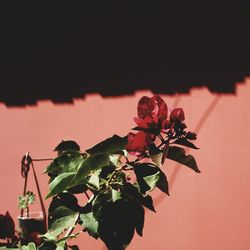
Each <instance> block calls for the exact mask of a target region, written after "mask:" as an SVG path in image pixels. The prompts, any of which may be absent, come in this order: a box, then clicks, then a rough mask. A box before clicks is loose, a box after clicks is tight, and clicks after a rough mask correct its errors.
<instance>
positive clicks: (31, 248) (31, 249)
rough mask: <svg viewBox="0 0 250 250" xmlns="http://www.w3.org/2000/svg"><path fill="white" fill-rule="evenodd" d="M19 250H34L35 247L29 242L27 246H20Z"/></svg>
mask: <svg viewBox="0 0 250 250" xmlns="http://www.w3.org/2000/svg"><path fill="white" fill-rule="evenodd" d="M21 250H36V245H35V243H33V242H30V243H29V244H28V245H27V246H22V248H21Z"/></svg>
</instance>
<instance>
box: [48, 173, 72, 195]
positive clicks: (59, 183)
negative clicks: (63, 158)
mask: <svg viewBox="0 0 250 250" xmlns="http://www.w3.org/2000/svg"><path fill="white" fill-rule="evenodd" d="M74 176H75V173H72V172H69V173H63V174H60V175H59V176H57V177H56V178H55V179H54V180H53V181H52V182H51V183H50V192H49V194H48V195H47V196H46V199H47V198H49V197H51V196H54V195H56V194H59V193H61V192H62V191H64V190H65V189H66V188H67V186H68V185H69V184H70V183H71V181H72V179H73V178H74Z"/></svg>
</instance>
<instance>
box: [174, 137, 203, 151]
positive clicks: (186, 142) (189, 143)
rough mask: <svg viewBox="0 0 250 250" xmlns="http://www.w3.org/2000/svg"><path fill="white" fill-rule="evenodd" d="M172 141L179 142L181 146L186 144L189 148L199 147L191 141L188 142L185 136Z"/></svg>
mask: <svg viewBox="0 0 250 250" xmlns="http://www.w3.org/2000/svg"><path fill="white" fill-rule="evenodd" d="M173 143H175V144H179V145H182V146H186V147H189V148H193V149H199V148H197V147H196V146H195V145H194V144H193V143H192V142H190V141H189V140H187V139H185V138H179V139H177V140H175V141H173Z"/></svg>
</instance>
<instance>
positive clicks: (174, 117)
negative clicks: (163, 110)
mask: <svg viewBox="0 0 250 250" xmlns="http://www.w3.org/2000/svg"><path fill="white" fill-rule="evenodd" d="M184 120H185V114H184V111H183V109H182V108H176V109H174V110H173V111H172V112H171V114H170V121H171V122H183V121H184Z"/></svg>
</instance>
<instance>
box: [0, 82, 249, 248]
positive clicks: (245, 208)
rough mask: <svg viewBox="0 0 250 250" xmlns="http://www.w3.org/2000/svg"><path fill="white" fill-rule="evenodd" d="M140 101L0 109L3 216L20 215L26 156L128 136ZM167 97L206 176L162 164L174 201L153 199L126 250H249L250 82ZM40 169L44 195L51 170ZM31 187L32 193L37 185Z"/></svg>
mask: <svg viewBox="0 0 250 250" xmlns="http://www.w3.org/2000/svg"><path fill="white" fill-rule="evenodd" d="M143 95H149V96H151V95H152V93H151V92H149V91H141V92H136V93H135V95H133V96H132V95H131V96H122V97H116V98H102V97H100V96H99V95H98V94H95V95H88V96H87V97H86V98H85V99H75V101H74V104H67V105H63V104H60V105H55V104H52V103H51V102H50V101H42V102H39V103H38V105H36V106H26V107H25V108H7V107H6V106H5V105H4V104H0V119H1V124H0V135H1V140H0V151H1V154H0V169H1V175H0V176H1V177H0V198H1V207H0V213H5V211H6V210H9V212H10V213H11V214H12V215H13V216H14V217H16V216H17V215H18V209H17V207H16V204H17V197H18V195H20V194H21V193H22V188H23V182H24V181H23V179H22V177H21V175H20V160H21V157H22V155H23V154H25V152H26V151H29V152H30V154H31V156H32V157H33V158H44V157H53V156H54V153H53V148H54V147H55V146H56V145H57V143H58V142H59V141H60V140H61V139H62V138H64V139H73V140H76V141H77V142H78V143H79V144H80V145H81V147H82V149H85V148H88V147H90V146H92V145H94V144H95V143H97V142H99V141H100V140H102V139H104V138H106V137H108V136H111V135H113V134H119V135H126V134H127V133H128V131H129V129H130V128H131V127H133V126H134V123H133V117H134V116H136V106H137V101H138V100H139V98H140V97H141V96H143ZM162 97H163V98H164V99H165V101H166V102H167V103H168V104H169V105H173V106H180V107H183V108H184V111H185V113H186V118H187V119H186V124H187V125H188V128H189V129H190V130H196V131H197V133H198V140H197V142H196V144H197V146H198V147H200V150H198V151H192V152H191V153H192V154H193V155H194V156H195V157H196V159H197V162H198V165H199V168H200V169H201V171H202V173H201V174H195V173H194V172H192V171H190V170H189V169H187V168H185V167H182V166H178V165H176V164H174V163H173V162H171V161H167V162H166V163H165V166H164V172H165V173H166V174H167V176H168V179H169V183H170V197H165V196H164V195H162V194H160V193H157V191H156V192H155V193H154V196H155V198H156V201H155V207H156V210H157V214H154V213H152V212H150V211H147V213H146V217H147V218H146V223H145V228H144V237H143V238H140V237H135V239H134V241H133V243H132V244H131V246H130V247H129V248H128V249H129V250H135V249H136V250H141V249H145V250H154V249H158V250H166V249H168V250H211V249H213V250H247V249H250V239H249V232H250V224H249V221H250V213H249V211H250V196H249V190H250V181H249V180H250V167H249V162H248V160H250V156H249V155H250V154H249V153H250V147H249V146H250V133H249V124H250V112H249V105H250V79H246V81H245V83H244V84H241V85H239V86H238V87H237V91H236V94H235V95H233V94H219V95H216V94H211V93H210V92H209V91H208V90H207V89H206V88H199V89H192V90H191V92H190V93H189V94H181V95H174V96H166V95H163V96H162ZM35 167H36V169H37V173H38V175H39V180H40V184H41V188H42V192H43V195H45V194H46V192H47V191H48V189H47V181H48V179H47V177H46V176H45V175H43V174H42V172H43V170H44V168H45V167H46V163H44V162H38V163H36V164H35ZM29 187H30V189H33V190H34V189H35V187H34V182H33V179H32V178H31V179H30V182H29ZM82 202H84V199H83V201H82ZM46 205H48V202H47V203H46ZM36 209H39V206H38V205H35V206H34V207H33V210H36ZM78 243H79V244H81V245H80V246H81V247H80V249H83V250H92V249H104V246H103V244H102V243H101V241H99V240H98V241H96V240H94V239H92V238H89V237H88V236H87V235H83V236H82V238H81V239H80V240H79V241H78Z"/></svg>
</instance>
